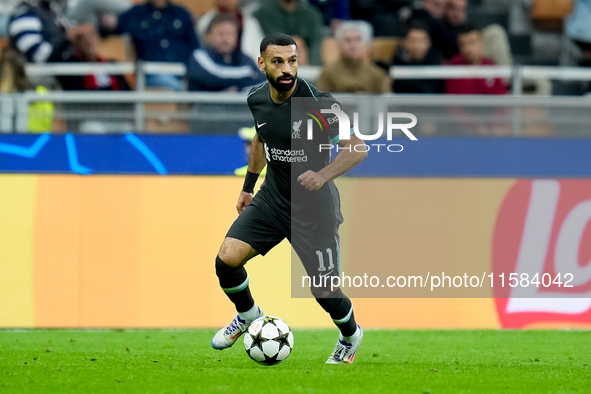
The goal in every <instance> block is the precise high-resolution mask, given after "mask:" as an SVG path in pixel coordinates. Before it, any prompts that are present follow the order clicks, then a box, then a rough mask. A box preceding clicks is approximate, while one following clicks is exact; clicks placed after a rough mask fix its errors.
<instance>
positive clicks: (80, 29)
mask: <svg viewBox="0 0 591 394" xmlns="http://www.w3.org/2000/svg"><path fill="white" fill-rule="evenodd" d="M69 35H70V37H71V38H72V44H73V46H74V56H73V57H72V58H71V59H70V61H71V62H94V63H102V62H105V61H106V60H105V59H103V58H102V57H101V56H100V55H99V54H98V46H99V42H100V37H99V35H98V33H97V31H96V28H95V27H94V25H92V24H85V25H78V26H76V27H74V28H72V29H71V30H70V33H69ZM59 80H60V82H61V84H62V88H63V89H64V90H85V91H121V90H130V87H129V84H128V83H127V80H126V79H125V76H123V75H109V74H106V73H94V74H88V75H75V76H63V77H60V78H59ZM62 106H63V110H64V111H66V112H68V111H72V112H82V113H84V117H83V118H75V117H74V118H68V119H67V122H66V127H67V129H68V130H70V131H80V132H85V133H109V132H114V133H121V132H123V131H130V130H132V129H133V125H132V124H131V122H130V121H129V119H123V117H122V119H119V120H118V119H116V118H115V114H117V113H123V112H127V113H131V112H132V111H133V104H129V103H64V104H63V105H62Z"/></svg>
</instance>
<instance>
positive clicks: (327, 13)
mask: <svg viewBox="0 0 591 394" xmlns="http://www.w3.org/2000/svg"><path fill="white" fill-rule="evenodd" d="M308 2H309V3H310V4H311V5H313V6H314V7H316V8H318V10H319V11H320V13H321V14H322V21H323V23H324V25H325V26H329V27H331V28H332V30H334V31H336V28H337V27H338V25H339V23H340V22H342V21H346V20H350V19H351V12H350V10H349V8H350V7H349V0H309V1H308Z"/></svg>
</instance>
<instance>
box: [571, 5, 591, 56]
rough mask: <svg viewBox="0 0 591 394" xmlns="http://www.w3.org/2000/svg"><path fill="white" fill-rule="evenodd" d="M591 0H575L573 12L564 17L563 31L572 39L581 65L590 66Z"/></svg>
mask: <svg viewBox="0 0 591 394" xmlns="http://www.w3.org/2000/svg"><path fill="white" fill-rule="evenodd" d="M590 22H591V0H577V2H576V3H575V7H574V9H573V12H572V13H571V14H570V15H569V16H568V18H567V19H566V26H565V33H566V36H567V37H568V38H570V39H571V40H573V41H574V43H575V44H576V45H577V47H578V49H580V52H581V56H580V58H579V60H578V62H579V65H580V66H582V67H590V66H591V28H590V27H589V23H590Z"/></svg>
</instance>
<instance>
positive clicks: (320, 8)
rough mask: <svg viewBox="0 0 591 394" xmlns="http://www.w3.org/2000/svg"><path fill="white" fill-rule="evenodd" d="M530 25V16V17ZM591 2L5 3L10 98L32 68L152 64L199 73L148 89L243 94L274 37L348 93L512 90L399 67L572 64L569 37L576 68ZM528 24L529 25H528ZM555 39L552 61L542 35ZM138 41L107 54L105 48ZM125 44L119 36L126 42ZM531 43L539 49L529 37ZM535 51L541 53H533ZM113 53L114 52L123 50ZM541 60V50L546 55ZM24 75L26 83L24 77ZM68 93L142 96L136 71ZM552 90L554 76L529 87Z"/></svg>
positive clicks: (322, 81)
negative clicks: (539, 42) (282, 36)
mask: <svg viewBox="0 0 591 394" xmlns="http://www.w3.org/2000/svg"><path fill="white" fill-rule="evenodd" d="M520 18H521V19H520ZM589 21H591V0H565V1H562V0H514V1H509V0H498V1H492V0H243V1H240V0H176V1H170V0H138V1H130V0H4V2H3V3H2V4H1V5H0V37H3V49H2V57H1V58H0V76H1V77H2V86H1V92H12V91H23V90H27V89H33V88H35V86H38V85H40V84H43V81H41V82H39V81H26V76H25V75H24V73H23V72H22V71H19V68H22V67H23V66H24V64H25V63H26V62H29V63H36V64H44V63H50V62H78V63H80V62H112V61H121V60H129V61H134V60H143V61H150V62H175V63H179V62H180V63H184V64H186V66H187V75H186V78H182V77H180V76H178V75H167V74H151V75H147V76H146V87H148V88H150V89H167V90H173V91H182V90H191V91H242V90H246V89H249V88H250V87H252V86H254V85H256V84H259V83H260V82H262V81H264V80H265V77H264V75H262V74H261V73H260V72H259V70H258V66H257V57H258V54H259V50H258V48H259V43H260V41H261V39H262V38H263V37H264V35H266V34H268V33H271V32H275V31H280V32H283V33H286V34H289V35H291V36H293V37H294V39H295V40H296V42H297V43H298V51H299V64H300V65H301V66H305V65H312V66H321V67H322V69H321V72H320V75H319V78H318V80H317V81H315V82H316V83H317V85H318V87H319V88H320V89H323V90H329V91H331V92H348V93H391V92H393V93H414V94H417V93H418V94H421V93H425V94H437V93H450V94H497V95H502V94H507V92H508V90H509V89H510V88H511V87H510V86H508V83H510V81H507V80H503V79H500V78H497V79H494V78H493V79H490V78H489V79H484V78H464V79H449V80H432V79H431V80H429V79H396V78H395V75H394V78H392V75H390V73H389V70H390V67H391V66H437V65H457V66H468V65H483V66H488V65H495V64H496V65H504V66H510V65H513V64H516V63H517V62H526V63H527V62H535V63H537V64H551V65H553V64H556V65H558V64H559V63H560V61H561V60H560V59H559V57H560V56H562V55H563V54H564V52H565V51H564V50H563V49H564V48H563V41H556V40H554V41H552V40H551V39H550V38H548V37H550V36H551V35H553V34H554V35H555V36H559V37H560V39H563V38H564V39H566V40H568V42H570V43H571V44H572V47H570V52H569V54H568V56H569V58H570V61H571V62H574V64H576V65H580V66H589V65H591V27H590V26H591V25H590V24H589ZM524 26H525V28H524ZM535 32H539V33H540V34H542V35H544V34H545V36H544V37H546V41H545V42H546V43H547V44H546V45H545V46H544V49H543V51H546V52H548V53H552V51H553V49H552V45H551V44H548V43H551V42H558V44H557V45H554V46H555V47H556V46H558V49H554V53H558V55H557V56H554V58H552V56H551V55H549V57H550V58H549V59H548V57H547V58H546V59H544V60H542V61H541V62H540V61H539V59H536V56H532V47H534V48H533V49H535V46H536V44H535V41H536V40H535V39H534V36H533V34H534V33H535ZM113 37H128V39H129V45H128V48H127V47H125V46H124V47H123V48H126V49H124V50H120V52H124V53H116V55H117V56H112V57H113V58H110V57H109V56H105V55H104V54H103V52H102V51H101V45H102V43H104V42H106V41H107V40H112V39H113ZM115 39H117V38H115ZM528 39H529V42H528ZM528 51H529V52H528ZM112 54H113V53H111V55H112ZM534 55H535V53H534ZM21 79H23V80H24V81H21ZM54 82H55V83H56V86H51V87H50V88H56V87H57V88H61V89H63V90H130V89H133V87H134V85H135V81H134V80H133V76H124V75H108V74H98V73H96V74H89V75H82V76H60V77H57V78H56V80H55V81H54ZM524 90H525V92H526V93H532V94H540V95H549V94H551V84H550V83H549V81H544V80H533V81H526V83H525V84H524Z"/></svg>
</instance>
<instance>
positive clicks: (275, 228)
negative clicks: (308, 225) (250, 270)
mask: <svg viewBox="0 0 591 394" xmlns="http://www.w3.org/2000/svg"><path fill="white" fill-rule="evenodd" d="M226 237H229V238H235V239H239V240H241V241H243V242H246V243H247V244H249V245H250V246H252V248H253V249H255V250H256V251H257V252H259V253H260V254H262V255H263V256H264V255H265V254H267V253H268V252H269V251H270V250H271V249H272V248H274V247H275V246H276V245H278V244H279V243H280V242H281V241H283V239H285V238H287V239H288V240H289V242H290V243H291V246H292V248H293V250H294V251H295V252H296V253H297V255H298V257H299V258H300V260H301V261H302V264H303V265H304V268H305V269H306V273H307V274H308V276H310V277H313V276H322V277H323V276H328V277H331V276H338V275H339V269H340V267H339V242H340V240H339V235H338V225H336V224H335V226H334V231H332V232H330V233H328V234H321V235H318V234H309V233H306V232H303V231H295V230H293V231H292V228H291V223H290V220H289V218H287V217H285V216H283V215H281V214H279V213H278V212H277V211H276V210H275V209H273V208H272V207H271V206H269V204H268V203H267V202H266V201H265V200H263V199H255V200H253V203H251V204H250V205H249V206H247V207H246V208H245V209H244V211H242V213H241V214H240V215H239V216H238V217H237V218H236V220H234V223H232V226H230V229H229V230H228V233H227V234H226Z"/></svg>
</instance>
